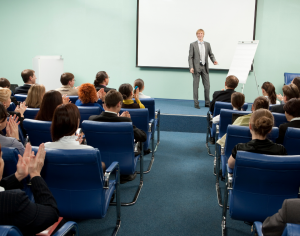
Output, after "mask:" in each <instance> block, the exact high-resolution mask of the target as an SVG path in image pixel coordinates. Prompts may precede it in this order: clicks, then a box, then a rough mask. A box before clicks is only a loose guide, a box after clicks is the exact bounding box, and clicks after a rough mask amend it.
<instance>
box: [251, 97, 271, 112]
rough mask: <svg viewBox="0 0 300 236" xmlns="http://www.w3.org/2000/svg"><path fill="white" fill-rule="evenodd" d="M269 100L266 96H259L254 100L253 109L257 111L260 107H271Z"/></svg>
mask: <svg viewBox="0 0 300 236" xmlns="http://www.w3.org/2000/svg"><path fill="white" fill-rule="evenodd" d="M269 104H270V103H269V100H268V99H267V98H266V97H264V96H259V97H257V98H256V99H255V100H254V103H253V105H252V111H256V110H258V109H269Z"/></svg>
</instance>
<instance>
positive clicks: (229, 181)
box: [226, 163, 233, 189]
mask: <svg viewBox="0 0 300 236" xmlns="http://www.w3.org/2000/svg"><path fill="white" fill-rule="evenodd" d="M226 167H227V168H226V169H227V173H228V182H227V184H228V185H227V186H228V189H232V185H233V169H231V168H229V166H228V163H227V164H226Z"/></svg>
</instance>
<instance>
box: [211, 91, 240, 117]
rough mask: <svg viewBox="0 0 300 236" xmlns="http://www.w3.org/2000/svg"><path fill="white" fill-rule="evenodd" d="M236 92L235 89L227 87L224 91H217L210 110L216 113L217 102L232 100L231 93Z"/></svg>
mask: <svg viewBox="0 0 300 236" xmlns="http://www.w3.org/2000/svg"><path fill="white" fill-rule="evenodd" d="M233 93H235V91H234V90H233V89H226V90H224V91H222V90H221V91H216V92H214V94H213V100H212V101H211V103H210V107H209V111H210V112H211V114H213V113H214V109H215V103H216V102H231V94H233Z"/></svg>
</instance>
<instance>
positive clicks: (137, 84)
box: [133, 79, 145, 92]
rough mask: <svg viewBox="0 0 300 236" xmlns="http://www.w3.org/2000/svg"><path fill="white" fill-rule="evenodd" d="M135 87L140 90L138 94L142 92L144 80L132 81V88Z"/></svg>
mask: <svg viewBox="0 0 300 236" xmlns="http://www.w3.org/2000/svg"><path fill="white" fill-rule="evenodd" d="M135 86H138V87H139V89H140V92H143V90H144V87H145V85H144V80H142V79H136V80H135V81H134V84H133V87H134V88H135Z"/></svg>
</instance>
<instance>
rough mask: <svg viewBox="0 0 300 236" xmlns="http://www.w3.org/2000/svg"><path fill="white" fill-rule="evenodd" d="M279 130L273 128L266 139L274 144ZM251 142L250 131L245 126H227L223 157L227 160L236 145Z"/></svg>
mask: <svg viewBox="0 0 300 236" xmlns="http://www.w3.org/2000/svg"><path fill="white" fill-rule="evenodd" d="M278 134H279V130H278V128H277V127H273V128H272V131H271V133H269V134H268V136H267V138H268V139H270V140H271V141H273V142H275V140H276V139H277V138H278ZM251 140H252V135H251V133H250V129H249V127H247V126H237V125H228V128H227V136H226V141H225V156H226V157H227V160H228V158H229V157H230V155H231V152H232V149H233V148H234V146H235V145H237V144H238V143H247V142H249V141H251Z"/></svg>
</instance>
